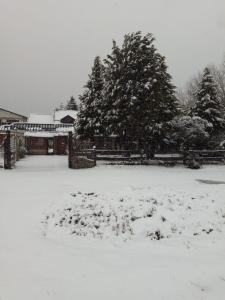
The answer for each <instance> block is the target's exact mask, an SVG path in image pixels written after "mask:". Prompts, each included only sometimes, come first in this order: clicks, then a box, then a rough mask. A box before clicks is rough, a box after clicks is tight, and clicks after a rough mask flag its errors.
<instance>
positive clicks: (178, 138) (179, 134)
mask: <svg viewBox="0 0 225 300" xmlns="http://www.w3.org/2000/svg"><path fill="white" fill-rule="evenodd" d="M210 128H212V124H210V123H209V122H207V121H206V120H204V119H202V118H200V117H190V116H182V117H177V118H175V119H174V120H173V122H172V133H171V134H170V136H169V139H170V141H171V143H174V144H176V145H177V146H178V148H180V150H185V149H190V148H196V149H199V148H203V147H206V146H207V142H208V140H209V133H208V132H209V130H210Z"/></svg>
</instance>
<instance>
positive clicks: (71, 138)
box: [68, 131, 73, 168]
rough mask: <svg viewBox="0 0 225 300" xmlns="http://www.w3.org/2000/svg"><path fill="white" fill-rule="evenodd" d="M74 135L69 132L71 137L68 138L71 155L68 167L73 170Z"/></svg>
mask: <svg viewBox="0 0 225 300" xmlns="http://www.w3.org/2000/svg"><path fill="white" fill-rule="evenodd" d="M72 143H73V135H72V132H71V131H70V132H69V137H68V150H69V154H68V167H69V168H72V159H71V156H72V149H73V145H72Z"/></svg>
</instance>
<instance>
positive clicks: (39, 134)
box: [24, 131, 68, 138]
mask: <svg viewBox="0 0 225 300" xmlns="http://www.w3.org/2000/svg"><path fill="white" fill-rule="evenodd" d="M67 135H68V132H49V131H34V132H32V131H26V132H25V134H24V136H26V137H43V138H51V137H54V136H67Z"/></svg>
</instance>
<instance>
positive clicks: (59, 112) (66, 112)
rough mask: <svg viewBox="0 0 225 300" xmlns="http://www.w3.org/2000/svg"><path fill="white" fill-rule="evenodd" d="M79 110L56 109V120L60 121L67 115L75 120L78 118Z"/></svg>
mask: <svg viewBox="0 0 225 300" xmlns="http://www.w3.org/2000/svg"><path fill="white" fill-rule="evenodd" d="M77 113H78V112H77V110H56V111H55V113H54V121H55V122H60V121H61V120H62V119H63V118H65V117H66V116H70V117H72V118H73V119H74V120H76V119H77Z"/></svg>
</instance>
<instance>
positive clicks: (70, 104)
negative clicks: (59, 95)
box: [66, 96, 78, 110]
mask: <svg viewBox="0 0 225 300" xmlns="http://www.w3.org/2000/svg"><path fill="white" fill-rule="evenodd" d="M66 109H68V110H78V106H77V103H76V101H75V99H74V97H73V96H72V97H71V98H70V100H69V101H68V103H67V105H66Z"/></svg>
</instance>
